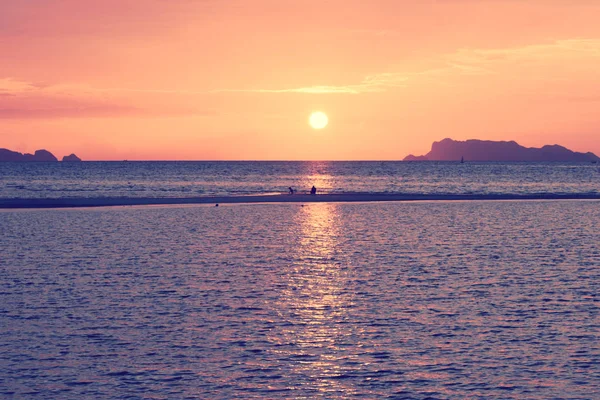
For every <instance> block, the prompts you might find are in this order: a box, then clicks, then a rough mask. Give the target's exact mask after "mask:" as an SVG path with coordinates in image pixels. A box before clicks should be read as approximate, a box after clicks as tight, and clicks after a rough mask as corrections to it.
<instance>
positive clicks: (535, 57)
mask: <svg viewBox="0 0 600 400" xmlns="http://www.w3.org/2000/svg"><path fill="white" fill-rule="evenodd" d="M599 19H600V1H597V0H523V1H520V0H419V1H415V0H410V1H409V0H373V1H362V0H302V1H300V0H298V1H293V0H103V1H96V0H23V1H2V2H0V147H5V148H9V149H12V150H17V151H21V152H32V151H34V150H36V149H39V148H45V149H48V150H50V151H52V152H53V153H54V154H55V155H56V156H58V157H59V158H60V157H62V156H63V155H65V154H69V153H72V152H75V153H76V154H77V155H79V156H80V157H82V158H83V159H85V160H100V159H102V160H121V159H130V160H135V159H142V160H173V159H184V160H207V159H252V160H256V159H271V160H272V159H278V160H288V159H306V160H309V159H327V160H340V159H345V160H348V159H357V160H359V159H391V160H394V159H402V158H403V157H404V156H406V155H407V154H409V153H413V154H424V153H426V152H427V151H428V150H429V148H430V146H431V142H433V141H434V140H441V139H443V138H445V137H451V138H454V139H460V140H464V139H470V138H477V139H489V140H516V141H518V142H519V143H520V144H522V145H525V146H535V147H539V146H542V145H544V144H555V143H556V144H561V145H563V146H566V147H568V148H570V149H572V150H576V151H593V152H595V153H596V154H598V155H600V112H599V111H600V24H599V23H598V20H599ZM313 110H321V111H324V112H325V113H327V115H328V116H329V126H328V127H327V128H326V129H324V130H321V131H315V130H313V129H311V128H310V126H309V125H308V123H307V120H308V116H309V114H310V112H311V111H313Z"/></svg>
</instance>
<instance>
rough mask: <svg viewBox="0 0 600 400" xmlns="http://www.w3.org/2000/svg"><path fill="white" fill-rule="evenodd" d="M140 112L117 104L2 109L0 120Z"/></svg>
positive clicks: (112, 115)
mask: <svg viewBox="0 0 600 400" xmlns="http://www.w3.org/2000/svg"><path fill="white" fill-rule="evenodd" d="M140 111H141V110H139V109H136V108H134V107H127V106H120V105H115V104H107V105H89V106H85V105H82V106H81V107H55V108H27V107H22V108H0V119H25V118H28V119H29V118H87V117H115V116H124V115H135V114H139V113H140Z"/></svg>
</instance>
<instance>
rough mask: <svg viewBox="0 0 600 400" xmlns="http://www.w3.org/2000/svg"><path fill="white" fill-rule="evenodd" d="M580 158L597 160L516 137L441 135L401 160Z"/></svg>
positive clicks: (564, 159) (554, 146)
mask: <svg viewBox="0 0 600 400" xmlns="http://www.w3.org/2000/svg"><path fill="white" fill-rule="evenodd" d="M461 159H464V160H465V161H582V162H598V161H600V157H598V156H596V155H595V154H594V153H577V152H574V151H571V150H569V149H567V148H565V147H563V146H559V145H557V144H555V145H551V146H550V145H548V146H544V147H541V148H534V147H523V146H521V145H520V144H518V143H517V142H515V141H510V142H496V141H491V140H467V141H458V140H452V139H444V140H442V141H440V142H433V144H432V145H431V151H430V152H429V153H427V154H425V155H424V156H413V155H412V154H410V155H408V156H406V157H405V158H404V161H458V160H461Z"/></svg>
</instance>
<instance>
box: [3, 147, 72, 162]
mask: <svg viewBox="0 0 600 400" xmlns="http://www.w3.org/2000/svg"><path fill="white" fill-rule="evenodd" d="M0 161H17V162H19V161H21V162H22V161H41V162H55V161H58V158H56V157H55V156H54V154H52V153H50V152H49V151H48V150H43V149H42V150H36V151H35V153H34V154H30V153H25V154H23V153H19V152H18V151H12V150H8V149H0ZM62 161H64V162H77V161H81V158H79V157H77V156H76V155H75V154H70V155H68V156H64V157H63V158H62Z"/></svg>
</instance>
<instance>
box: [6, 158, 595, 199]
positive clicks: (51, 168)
mask: <svg viewBox="0 0 600 400" xmlns="http://www.w3.org/2000/svg"><path fill="white" fill-rule="evenodd" d="M313 185H315V186H316V187H317V188H318V191H319V193H356V192H359V193H410V194H478V195H489V194H520V195H529V194H588V193H594V194H600V166H598V165H596V164H591V163H470V162H467V163H465V164H460V163H458V162H393V161H383V162H382V161H348V162H343V161H333V162H331V161H330V162H301V161H298V162H293V161H281V162H269V161H237V162H226V161H222V162H84V163H7V162H4V163H0V199H2V198H66V197H76V198H81V197H84V198H101V197H137V198H140V197H144V198H164V197H198V196H211V195H212V196H215V195H216V196H230V195H246V194H272V193H287V191H288V187H290V186H291V187H293V188H295V189H297V190H298V191H299V192H308V191H309V190H310V188H311V187H312V186H313Z"/></svg>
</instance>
